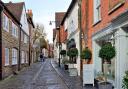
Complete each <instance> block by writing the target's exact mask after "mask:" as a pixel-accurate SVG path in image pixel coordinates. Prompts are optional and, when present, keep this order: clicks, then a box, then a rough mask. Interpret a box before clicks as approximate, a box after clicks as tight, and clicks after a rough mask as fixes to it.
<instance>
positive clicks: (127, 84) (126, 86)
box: [122, 71, 128, 89]
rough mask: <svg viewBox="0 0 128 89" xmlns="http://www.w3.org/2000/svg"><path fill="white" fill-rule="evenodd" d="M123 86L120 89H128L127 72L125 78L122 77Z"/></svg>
mask: <svg viewBox="0 0 128 89" xmlns="http://www.w3.org/2000/svg"><path fill="white" fill-rule="evenodd" d="M122 82H123V84H122V88H123V89H128V71H126V72H125V76H124V77H123V81H122Z"/></svg>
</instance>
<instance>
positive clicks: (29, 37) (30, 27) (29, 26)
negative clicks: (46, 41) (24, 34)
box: [28, 26, 31, 66]
mask: <svg viewBox="0 0 128 89" xmlns="http://www.w3.org/2000/svg"><path fill="white" fill-rule="evenodd" d="M28 64H29V66H30V65H31V27H30V26H29V62H28Z"/></svg>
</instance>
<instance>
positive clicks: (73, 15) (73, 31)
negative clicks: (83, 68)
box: [64, 2, 80, 75]
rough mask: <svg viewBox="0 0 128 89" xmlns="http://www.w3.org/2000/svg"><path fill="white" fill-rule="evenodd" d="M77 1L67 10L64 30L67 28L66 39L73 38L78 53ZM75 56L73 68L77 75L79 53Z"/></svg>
mask: <svg viewBox="0 0 128 89" xmlns="http://www.w3.org/2000/svg"><path fill="white" fill-rule="evenodd" d="M78 8H79V7H78V2H76V3H75V5H74V7H73V8H72V10H71V11H70V12H69V15H68V16H67V18H66V20H65V24H64V25H65V30H67V33H68V36H67V39H69V40H70V39H74V40H75V43H76V48H77V49H78V53H79V54H80V51H79V50H80V40H79V29H78ZM79 54H78V57H77V64H75V65H74V66H75V68H77V70H78V75H80V55H79Z"/></svg>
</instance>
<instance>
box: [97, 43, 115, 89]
mask: <svg viewBox="0 0 128 89" xmlns="http://www.w3.org/2000/svg"><path fill="white" fill-rule="evenodd" d="M115 55H116V51H115V47H114V46H112V44H111V43H106V44H105V45H103V46H102V47H101V49H100V51H99V57H100V58H101V59H102V63H103V65H102V68H103V69H102V70H103V73H104V81H105V82H104V83H102V84H105V85H106V84H109V83H108V82H107V73H108V71H107V69H108V66H110V65H111V59H113V58H114V57H115ZM106 86H107V87H106ZM106 86H105V87H106V88H104V89H112V85H106Z"/></svg>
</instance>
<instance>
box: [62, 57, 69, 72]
mask: <svg viewBox="0 0 128 89" xmlns="http://www.w3.org/2000/svg"><path fill="white" fill-rule="evenodd" d="M62 63H63V64H64V69H65V70H68V63H69V60H68V59H67V58H64V59H63V60H62Z"/></svg>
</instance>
